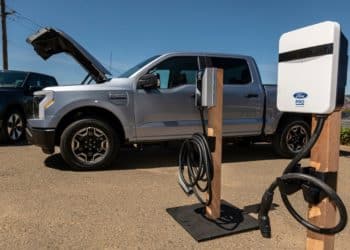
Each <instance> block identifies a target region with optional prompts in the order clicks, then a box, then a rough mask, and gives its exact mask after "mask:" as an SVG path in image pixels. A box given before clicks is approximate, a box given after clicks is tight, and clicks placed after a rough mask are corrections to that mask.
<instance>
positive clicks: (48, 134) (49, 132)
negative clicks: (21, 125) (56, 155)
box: [26, 128, 55, 154]
mask: <svg viewBox="0 0 350 250" xmlns="http://www.w3.org/2000/svg"><path fill="white" fill-rule="evenodd" d="M26 134H27V140H28V142H29V143H31V144H33V145H36V146H39V147H41V149H42V150H43V152H44V153H46V154H52V153H53V152H54V149H55V129H39V128H26Z"/></svg>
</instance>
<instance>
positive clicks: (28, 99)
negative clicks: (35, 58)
mask: <svg viewBox="0 0 350 250" xmlns="http://www.w3.org/2000/svg"><path fill="white" fill-rule="evenodd" d="M49 86H57V81H56V79H55V78H54V77H52V76H49V75H45V74H40V73H34V72H24V71H12V70H6V71H0V137H1V140H2V141H3V142H8V143H16V142H18V141H20V140H22V139H23V138H24V136H25V126H26V118H27V114H32V108H33V92H34V91H38V90H41V89H43V88H45V87H49Z"/></svg>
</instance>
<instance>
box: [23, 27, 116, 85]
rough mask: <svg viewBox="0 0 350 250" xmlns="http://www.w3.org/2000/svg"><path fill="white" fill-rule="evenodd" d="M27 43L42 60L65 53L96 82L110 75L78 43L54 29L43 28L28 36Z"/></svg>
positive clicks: (102, 80) (104, 79)
mask: <svg viewBox="0 0 350 250" xmlns="http://www.w3.org/2000/svg"><path fill="white" fill-rule="evenodd" d="M27 42H28V43H29V44H31V45H32V46H33V47H34V50H35V51H36V52H37V53H38V55H39V56H41V57H42V58H43V59H44V60H46V59H48V58H49V57H51V56H52V55H54V54H58V53H62V52H64V53H67V54H69V55H71V56H72V57H73V58H74V59H75V60H76V61H77V62H78V63H79V64H80V65H81V66H82V67H83V68H84V69H85V70H86V71H87V72H88V73H89V75H90V76H91V77H92V78H93V79H94V80H95V81H96V82H97V83H100V82H104V81H106V80H107V79H108V78H109V77H108V75H111V73H110V72H109V71H108V70H107V69H106V68H105V67H104V66H103V65H102V64H101V63H100V62H99V61H98V60H97V59H96V58H95V57H93V56H92V55H91V54H90V53H89V52H88V51H86V50H85V49H84V48H83V47H82V46H81V45H80V44H79V43H77V42H76V41H74V39H73V38H71V37H70V36H69V35H67V34H66V33H64V32H63V31H60V30H58V29H54V28H50V27H47V28H43V29H40V30H39V31H38V32H37V33H35V34H33V35H31V36H29V37H28V38H27Z"/></svg>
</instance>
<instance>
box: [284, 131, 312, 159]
mask: <svg viewBox="0 0 350 250" xmlns="http://www.w3.org/2000/svg"><path fill="white" fill-rule="evenodd" d="M286 138H287V140H286V142H287V147H288V149H289V150H290V151H291V152H293V153H298V152H300V150H302V149H303V147H304V146H305V144H306V143H307V141H308V140H309V134H308V132H307V130H306V129H305V127H303V126H301V125H294V126H292V127H291V128H290V129H289V130H288V132H287V137H286Z"/></svg>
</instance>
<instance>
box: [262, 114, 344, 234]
mask: <svg viewBox="0 0 350 250" xmlns="http://www.w3.org/2000/svg"><path fill="white" fill-rule="evenodd" d="M326 118H327V116H317V125H316V129H315V132H314V133H313V135H312V136H311V138H310V140H309V142H308V143H307V145H306V146H305V147H304V149H303V150H302V151H301V152H300V153H298V154H297V155H296V156H295V158H294V159H293V160H292V161H291V162H290V163H289V164H288V166H287V167H286V169H285V170H284V172H283V175H282V176H281V177H279V178H277V179H276V180H275V181H274V182H273V183H272V184H271V185H270V187H269V188H268V189H267V190H266V191H265V193H264V195H263V198H262V201H261V205H260V209H259V216H258V219H259V227H260V231H261V234H262V236H263V237H265V238H270V237H271V226H270V219H269V216H268V213H269V210H270V209H271V206H272V201H273V195H274V190H275V189H276V188H277V187H279V189H280V193H281V198H282V201H283V203H284V205H285V206H286V208H287V209H288V211H289V212H290V213H291V215H292V216H293V217H294V218H295V219H296V220H297V221H298V222H299V223H300V224H301V225H303V226H304V227H306V228H307V229H309V230H310V231H313V232H316V233H320V234H330V235H332V234H336V233H339V232H340V231H342V230H343V229H344V228H345V226H346V223H347V211H346V208H345V205H344V203H343V201H342V200H341V199H340V197H339V196H338V194H337V193H336V192H335V191H334V190H333V189H332V188H331V187H330V186H329V185H327V184H326V183H325V182H323V181H322V180H319V179H317V178H316V177H314V176H311V175H307V174H303V173H295V172H293V171H294V170H295V167H296V166H297V164H298V163H299V161H300V160H301V159H302V158H303V157H304V156H306V154H307V153H308V152H309V151H310V150H311V148H312V147H313V146H314V144H315V143H316V141H317V139H318V138H319V136H320V134H321V131H322V128H323V126H324V123H325V120H326ZM288 184H297V187H299V188H297V189H296V190H295V191H297V190H299V189H301V187H302V186H303V185H304V187H309V188H310V187H311V188H316V189H318V190H320V191H322V192H323V194H325V197H328V198H329V200H330V201H332V202H333V203H334V205H335V206H336V207H337V208H338V211H339V215H340V218H339V222H338V224H337V225H335V226H334V227H330V228H323V227H319V226H316V225H314V224H312V223H310V222H309V221H307V220H306V219H304V218H303V217H302V216H300V215H299V214H298V213H297V212H296V210H295V209H294V208H293V206H292V205H291V203H290V201H289V200H288V197H287V194H286V193H284V192H283V191H282V190H281V186H283V185H288Z"/></svg>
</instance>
